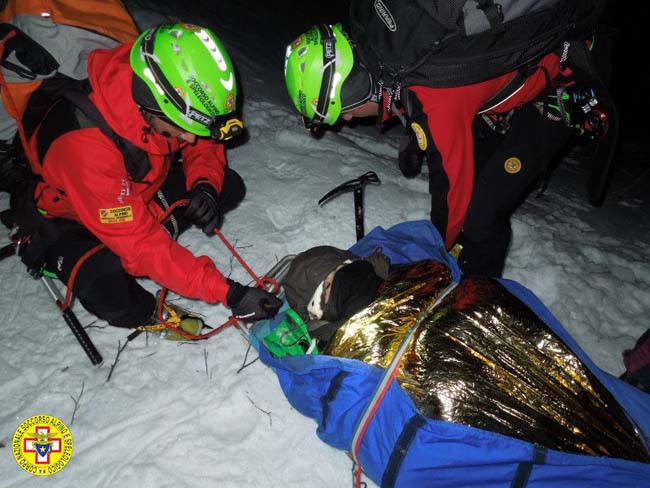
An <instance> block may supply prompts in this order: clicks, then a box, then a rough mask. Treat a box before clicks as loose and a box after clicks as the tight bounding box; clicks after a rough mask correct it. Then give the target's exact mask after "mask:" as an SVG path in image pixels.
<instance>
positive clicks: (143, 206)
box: [12, 23, 281, 333]
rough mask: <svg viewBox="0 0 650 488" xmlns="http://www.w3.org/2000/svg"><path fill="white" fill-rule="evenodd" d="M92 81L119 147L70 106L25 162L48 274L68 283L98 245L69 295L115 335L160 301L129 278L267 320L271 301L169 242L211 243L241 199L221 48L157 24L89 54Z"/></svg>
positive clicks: (148, 315)
mask: <svg viewBox="0 0 650 488" xmlns="http://www.w3.org/2000/svg"><path fill="white" fill-rule="evenodd" d="M88 80H89V85H90V95H89V99H90V101H91V102H92V104H94V106H95V107H96V108H97V109H98V110H99V112H100V114H101V116H103V118H104V120H105V122H106V123H107V124H108V126H109V127H110V129H111V130H112V131H114V133H115V134H117V137H119V138H120V141H118V142H119V145H120V147H117V146H118V144H116V142H115V138H113V139H111V138H110V137H107V135H106V131H104V130H100V129H99V128H98V127H97V126H96V125H95V124H92V123H90V124H89V123H88V120H87V118H85V117H84V116H83V114H80V113H79V110H77V109H76V108H75V106H74V105H72V104H70V103H69V102H68V101H67V100H66V99H62V100H60V101H59V102H58V103H57V104H55V105H54V106H53V107H52V108H51V109H50V110H49V111H48V112H47V115H46V116H45V118H44V119H43V121H42V122H41V123H40V126H39V127H38V129H37V130H36V131H34V134H35V135H34V136H33V137H31V139H30V141H29V142H30V143H29V147H28V150H27V153H30V152H31V154H35V155H36V156H37V157H38V160H39V163H40V178H39V181H38V182H37V183H36V185H35V188H34V187H33V186H32V188H34V191H33V193H28V194H27V195H26V198H27V199H28V200H31V199H33V200H34V201H35V204H36V207H37V208H38V209H39V210H40V213H42V214H45V217H44V218H41V222H40V224H39V225H41V226H45V228H46V230H43V231H40V232H39V234H40V236H45V237H43V242H42V243H41V244H42V246H41V247H42V248H43V249H44V252H43V253H42V259H43V261H44V268H45V269H46V270H47V271H50V272H52V273H54V274H56V276H57V277H58V278H59V279H61V280H62V281H64V282H67V281H68V278H69V277H70V273H71V271H72V269H73V266H74V265H75V263H77V261H78V260H79V259H80V257H81V256H82V255H83V254H84V253H86V251H88V250H89V249H91V248H93V247H95V246H96V245H97V244H98V243H103V244H105V245H106V249H103V250H102V251H100V252H98V253H96V254H93V255H91V256H90V258H88V260H87V261H86V262H84V264H83V265H82V266H81V268H80V269H79V272H78V275H77V276H76V279H75V285H74V291H75V293H76V295H77V297H78V298H79V300H80V301H81V303H82V304H83V305H84V307H85V308H86V309H87V310H89V311H90V312H92V313H94V314H95V315H97V316H98V317H100V318H102V319H105V320H107V321H108V322H109V323H110V324H112V325H115V326H120V327H138V326H142V325H148V324H152V323H154V322H155V319H153V318H152V317H154V310H155V302H156V300H155V297H154V296H153V295H152V294H151V293H149V292H148V291H147V290H145V289H144V288H143V287H142V286H141V285H140V284H139V283H138V282H137V281H136V277H149V278H150V279H152V280H153V281H155V282H157V283H159V284H160V285H162V286H164V287H166V288H169V289H171V290H173V291H175V292H176V293H178V294H180V295H183V296H185V297H189V298H196V299H201V300H204V301H206V302H208V303H217V302H222V303H224V304H226V305H227V306H228V307H230V308H231V309H232V311H233V314H234V315H235V316H236V317H238V318H240V319H242V320H247V321H254V320H260V319H263V318H268V317H272V316H274V315H275V314H276V312H277V310H278V308H279V306H280V304H281V301H280V300H279V299H278V298H277V297H275V296H274V295H272V294H271V293H268V292H267V291H265V290H261V289H258V288H253V287H248V286H244V285H242V284H239V283H237V282H234V281H232V280H229V279H226V278H225V277H224V276H223V275H222V274H221V273H220V272H219V271H218V270H217V269H216V267H215V265H214V263H213V262H212V261H211V260H210V259H209V258H208V257H206V256H199V257H197V256H194V255H193V254H192V253H191V252H190V251H188V250H187V249H186V248H185V247H183V246H182V245H180V244H178V243H177V242H176V241H175V238H176V237H177V236H178V234H179V233H180V232H182V231H184V230H185V229H187V228H188V227H189V226H190V225H191V224H195V225H197V226H199V227H200V228H202V229H203V231H204V232H205V233H206V234H207V235H212V234H214V231H215V229H216V228H218V227H220V225H221V223H222V221H223V215H224V214H225V213H226V212H228V211H230V210H232V209H233V208H235V207H236V206H237V205H238V204H239V202H240V201H241V200H242V199H243V198H244V195H245V191H246V190H245V186H244V182H243V180H242V178H241V177H240V176H239V174H238V173H236V172H235V171H234V170H233V169H231V168H229V167H228V165H227V163H226V156H225V150H224V145H223V141H225V140H227V139H230V138H231V137H233V136H235V135H237V134H238V133H239V132H241V130H242V127H243V126H242V123H241V122H240V121H239V119H238V118H237V117H236V115H235V108H236V96H237V84H236V80H235V75H234V70H233V66H232V63H231V60H230V58H229V56H228V53H227V52H226V49H225V48H224V46H223V44H222V43H221V42H220V41H219V39H218V38H217V37H216V36H215V34H214V33H213V32H211V31H210V30H209V29H207V28H205V27H200V26H196V25H191V24H183V23H178V24H162V25H159V26H156V27H154V28H152V29H149V30H147V31H145V32H144V33H142V34H141V35H140V36H139V37H138V39H137V40H136V41H135V42H134V43H133V44H132V45H131V44H124V45H120V46H118V47H116V48H114V49H105V50H97V51H94V52H92V53H91V55H90V57H89V60H88ZM44 88H46V87H44ZM125 147H127V151H125V149H124V148H125ZM126 153H130V154H131V155H132V157H126V156H125V154H126ZM32 166H34V165H33V164H32ZM182 199H189V203H188V204H187V206H186V207H185V208H183V207H179V208H177V209H176V210H175V211H174V212H173V213H172V214H171V218H170V219H169V220H167V221H166V222H164V223H161V219H162V216H163V214H164V213H165V210H166V209H167V208H169V206H170V205H172V204H173V203H174V202H177V201H179V200H182ZM13 200H14V201H17V200H20V198H19V197H16V195H14V197H13ZM29 203H30V202H29V201H28V202H27V205H26V204H25V202H24V201H23V202H22V207H25V206H29V205H28V204H29ZM12 207H21V204H17V205H13V204H12ZM23 213H24V212H23ZM16 215H17V218H16V220H17V224H18V226H19V227H20V226H21V217H20V212H16ZM30 246H31V244H30ZM28 248H29V246H28ZM27 251H28V249H27ZM27 254H29V253H28V252H27ZM173 309H174V307H172V306H170V305H167V304H166V305H165V310H167V311H168V312H172V311H173ZM181 315H182V314H181ZM190 322H191V323H190ZM190 322H188V323H190V325H188V328H189V330H190V331H191V332H192V333H198V332H199V331H200V325H202V324H200V325H199V326H196V323H197V321H196V319H195V318H194V319H193V320H192V321H190ZM181 326H183V324H182V323H181ZM184 328H185V327H184Z"/></svg>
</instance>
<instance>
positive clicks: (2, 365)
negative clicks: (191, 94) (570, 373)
mask: <svg viewBox="0 0 650 488" xmlns="http://www.w3.org/2000/svg"><path fill="white" fill-rule="evenodd" d="M206 3H207V2H206ZM292 3H293V2H288V1H287V2H286V4H287V5H289V4H292ZM138 5H142V2H139V3H138ZM170 5H171V6H166V7H165V8H166V9H167V10H165V9H163V11H165V12H166V13H168V14H172V15H173V14H174V10H173V9H172V7H173V4H170ZM254 5H255V2H234V1H232V2H220V4H219V7H213V8H214V9H216V10H215V11H210V10H208V11H207V13H209V14H210V15H209V16H207V14H205V13H204V14H205V15H206V16H205V17H204V18H205V22H204V23H206V24H208V25H212V26H213V27H215V29H216V31H217V32H218V33H219V35H220V36H221V37H222V39H223V41H224V42H225V44H226V46H227V47H228V48H229V49H230V53H231V56H232V57H233V59H234V60H235V62H236V63H237V65H238V67H239V70H240V73H241V81H242V82H243V91H244V95H245V104H244V117H245V123H246V125H247V127H248V131H249V135H250V137H249V139H248V141H247V142H246V143H245V144H241V145H238V146H237V147H234V148H233V149H231V150H230V151H229V153H228V157H229V160H230V164H231V165H232V166H233V168H235V169H236V170H237V171H238V172H240V174H242V176H243V177H244V179H245V181H246V184H247V187H248V194H247V197H246V199H245V201H244V202H243V203H242V205H241V206H240V207H239V208H238V209H236V210H235V211H234V212H231V213H230V214H229V215H228V216H227V220H226V222H225V225H224V227H223V229H222V230H223V233H224V234H225V235H226V237H227V238H228V239H229V240H230V241H231V242H232V243H233V244H235V245H236V246H237V248H238V249H239V252H240V253H241V254H242V256H243V257H244V258H245V259H246V260H247V262H248V263H249V264H250V265H251V266H252V267H253V269H254V270H256V272H257V273H259V274H263V273H264V272H265V271H266V270H267V269H269V268H270V267H271V266H272V265H273V264H274V263H276V262H277V260H278V259H280V258H281V257H282V256H284V255H286V254H291V253H297V252H300V251H303V250H305V249H308V248H310V247H313V246H315V245H321V244H329V245H333V246H338V247H341V248H347V247H349V246H350V245H352V244H353V243H354V239H355V230H354V217H353V205H352V195H351V194H348V195H344V196H340V197H338V198H337V199H335V200H333V201H331V202H330V203H328V204H327V205H326V206H324V207H322V208H321V207H319V206H318V204H317V201H318V199H319V198H320V197H321V196H323V195H324V194H325V193H326V192H327V191H329V190H330V189H331V188H333V187H334V186H336V185H338V184H340V183H342V182H343V181H346V180H348V179H351V178H355V177H357V176H359V175H361V174H363V173H365V172H366V171H369V170H373V171H376V172H377V174H378V175H379V177H380V179H381V181H382V184H381V185H379V186H368V187H367V188H366V198H365V206H366V215H365V216H366V229H367V230H370V229H371V228H373V227H374V226H378V225H381V226H383V227H389V226H391V225H393V224H396V223H399V222H402V221H405V220H415V219H426V218H427V217H428V208H429V195H428V193H427V179H426V174H424V175H422V176H420V177H419V178H416V179H413V180H407V179H404V178H403V177H401V175H400V173H399V171H398V169H397V167H396V165H395V154H396V148H397V138H398V137H399V134H397V131H392V132H388V134H386V135H385V136H384V137H380V136H379V135H378V134H377V133H376V132H375V131H374V129H372V128H371V127H356V128H353V127H343V128H342V130H341V131H340V132H338V133H335V132H328V133H327V134H325V136H324V137H323V138H322V139H320V140H315V139H313V138H311V137H310V136H309V135H308V134H307V133H306V132H305V131H304V130H303V129H302V128H301V126H300V124H299V121H298V117H297V116H296V114H295V112H294V111H293V110H291V109H290V107H289V102H288V100H287V97H286V95H285V93H284V86H283V80H282V62H283V58H282V56H283V46H284V44H286V43H287V42H289V41H291V40H292V38H293V37H295V35H297V34H298V33H299V32H300V31H301V30H304V29H305V28H307V27H309V25H310V23H309V22H306V23H305V24H303V25H302V26H300V25H299V22H293V21H292V22H287V23H286V25H288V26H291V28H292V29H295V30H293V31H291V32H284V31H282V33H281V35H276V33H275V32H272V31H271V30H270V29H268V27H267V30H266V32H260V31H259V29H260V28H262V27H260V26H262V25H263V24H264V23H265V22H267V21H268V22H269V23H272V22H270V20H269V19H268V18H265V16H264V14H265V12H260V11H259V10H255V9H254V8H253V7H254ZM249 7H250V9H249V10H248V11H247V10H246V9H247V8H249ZM285 7H286V6H285ZM206 8H207V7H206ZM170 9H171V10H170ZM220 9H221V10H220ZM238 9H240V10H238ZM190 13H191V14H192V15H194V16H197V15H198V16H199V17H200V15H202V14H201V11H200V9H198V8H193V9H190ZM220 13H222V14H223V13H226V14H227V15H226V16H219V15H218V14H220ZM266 14H268V15H272V14H271V13H269V12H266ZM246 15H248V16H249V17H250V19H249V20H250V22H245V23H244V22H243V20H242V19H245V18H247V17H246ZM311 15H312V16H313V15H314V14H313V13H312V14H311ZM238 16H239V17H238ZM278 17H279V15H278V14H277V13H276V14H275V16H272V17H271V19H276V18H278ZM141 18H149V17H144V16H143V17H141ZM151 18H153V17H151ZM188 20H200V18H188ZM313 20H315V19H313ZM332 20H333V19H332ZM258 37H259V38H260V39H271V40H269V41H268V42H267V43H259V42H258V41H255V40H256V39H258ZM645 164H646V165H647V161H645ZM626 171H627V173H626ZM585 174H586V173H585V168H584V167H583V166H582V165H581V164H580V163H579V162H578V161H577V160H575V159H567V160H566V161H565V162H564V163H563V164H562V165H561V167H560V168H559V169H558V171H556V173H555V174H554V176H553V178H552V180H551V183H550V186H549V188H548V191H547V192H546V194H545V195H544V196H542V197H541V198H530V199H529V200H528V201H527V202H526V203H525V204H524V205H523V206H522V207H521V208H520V209H519V211H518V212H517V213H516V214H515V216H514V218H513V231H514V238H513V243H512V249H511V251H510V255H509V257H508V261H507V267H506V271H505V277H507V278H510V279H514V280H516V281H519V282H520V283H522V284H524V285H525V286H527V287H529V288H530V289H531V290H533V292H535V293H536V294H537V295H538V296H539V298H540V299H541V300H542V301H543V302H544V303H545V304H546V305H547V306H548V308H549V309H550V310H551V311H552V312H553V313H554V314H555V315H556V316H557V317H558V319H559V320H560V321H561V322H562V323H563V324H564V325H565V326H566V328H567V329H568V330H569V331H570V332H571V333H572V335H573V336H574V337H575V338H576V340H577V341H578V343H579V344H580V345H581V346H582V347H583V348H584V349H585V350H586V351H587V353H588V354H589V355H590V356H591V357H592V358H593V359H594V361H595V362H596V363H597V364H598V365H599V366H600V367H602V368H603V369H604V370H606V371H608V372H610V373H612V374H615V375H618V374H620V373H621V372H622V371H623V366H622V361H621V352H622V351H623V350H624V349H625V348H628V347H631V346H632V345H633V344H634V341H635V339H636V338H637V337H638V336H639V335H641V333H643V332H644V331H645V330H646V329H647V328H648V327H650V321H649V319H648V317H649V316H650V259H648V256H650V219H648V217H649V215H650V210H649V207H650V205H649V200H648V198H649V197H648V191H647V185H646V187H645V188H646V189H643V188H641V189H640V188H639V185H637V183H636V181H637V177H642V176H643V173H642V170H639V171H637V170H629V169H625V171H623V172H621V173H620V174H619V175H618V176H617V179H616V180H615V181H614V183H615V184H614V186H613V188H612V191H611V192H610V196H609V197H608V199H607V200H606V202H605V204H604V206H603V208H601V209H594V208H592V207H591V206H590V205H589V204H588V203H587V200H586V193H585V191H584V188H583V184H584V179H585ZM646 183H647V180H646ZM7 206H8V198H7V195H6V194H0V210H1V209H4V208H6V207H7ZM0 236H1V237H0V246H1V245H4V244H6V243H7V242H8V240H7V238H6V236H4V235H2V234H0ZM180 240H181V242H182V243H183V244H185V245H186V246H187V247H188V248H190V249H191V250H192V251H193V252H194V253H196V254H206V255H208V256H210V257H211V258H213V259H214V261H215V262H216V263H218V266H219V267H220V269H222V270H223V271H224V273H226V274H231V275H232V276H233V277H234V278H235V279H238V280H241V281H248V277H247V276H246V274H245V272H244V270H243V269H241V268H240V267H239V266H238V265H237V264H236V263H234V262H233V260H232V258H231V256H230V254H229V253H228V252H227V250H226V249H225V248H224V247H223V245H222V244H221V243H220V242H219V241H218V239H216V238H213V239H208V238H206V237H205V236H204V235H203V234H202V233H201V232H200V231H199V230H194V229H192V230H190V231H188V232H187V233H186V234H185V235H183V236H182V237H181V239H180ZM145 283H146V286H147V287H148V288H150V289H151V290H156V289H157V286H156V285H155V284H154V283H151V282H145ZM61 289H63V287H61ZM177 303H179V304H181V305H183V306H185V307H188V308H191V309H192V310H193V311H195V312H199V313H201V314H203V315H204V316H205V320H206V322H207V323H209V324H213V325H215V324H220V323H221V322H223V321H224V320H225V318H226V317H227V314H226V310H225V309H224V308H223V307H220V306H210V305H207V304H204V303H201V302H196V301H189V300H185V299H179V300H178V302H177ZM0 311H1V312H2V317H3V325H2V329H3V330H2V336H1V337H2V339H1V340H0V345H1V348H0V379H1V380H0V398H2V405H3V408H2V412H0V443H1V444H2V445H3V447H0V487H2V488H5V487H6V488H9V487H15V486H22V487H34V486H41V485H42V484H43V483H45V484H47V485H48V486H56V487H58V486H61V487H63V486H66V487H71V486H84V487H88V488H91V487H112V486H115V487H117V486H125V487H139V488H153V487H156V488H164V487H204V486H219V487H233V488H235V487H236V488H240V487H258V486H278V487H280V486H282V487H296V488H298V487H301V488H302V487H323V488H325V487H327V488H330V487H339V486H348V485H349V484H350V483H351V475H350V468H351V462H350V461H349V459H348V457H347V455H346V454H345V453H343V452H341V451H337V450H335V449H333V448H330V447H328V446H327V445H325V444H324V443H322V442H321V441H320V440H319V439H318V438H317V437H316V435H315V434H314V432H315V429H316V425H315V423H314V422H313V421H312V420H311V419H308V418H305V417H303V416H302V415H300V414H298V413H297V412H296V411H294V410H293V409H292V408H291V407H290V405H289V404H288V402H287V401H286V399H285V398H284V396H283V394H282V392H281V390H280V388H279V386H278V382H277V379H276V377H275V375H274V373H273V371H271V370H270V369H268V368H267V367H265V366H264V365H263V364H261V363H260V362H259V361H258V362H255V363H253V364H252V365H250V366H248V367H246V368H244V369H242V370H241V371H240V368H241V367H242V365H243V362H244V359H245V356H246V353H247V343H246V341H245V340H244V338H243V337H242V335H241V334H240V333H239V332H238V331H237V330H235V329H228V330H225V331H224V332H222V333H221V334H219V335H217V336H215V337H213V338H211V339H209V340H207V341H203V342H199V343H192V344H181V343H174V342H169V341H164V340H159V339H158V338H156V337H153V336H149V337H145V336H144V335H141V336H140V337H138V338H137V339H136V340H135V341H133V342H132V343H130V344H129V345H128V347H127V348H126V349H125V350H124V351H123V352H122V354H121V355H120V358H119V361H118V363H117V365H116V366H115V369H114V371H113V373H112V376H111V378H110V381H107V377H108V375H109V371H110V369H111V365H112V364H113V362H114V359H115V355H116V353H117V350H118V344H123V343H124V341H125V339H126V335H127V334H126V333H125V331H124V330H120V329H117V328H113V327H109V326H106V324H105V323H103V322H101V321H95V319H94V317H93V316H91V315H90V314H88V313H87V312H86V311H85V310H83V308H81V307H80V306H79V305H76V306H75V308H74V311H75V313H76V314H77V316H78V318H79V319H80V321H81V322H82V323H83V324H84V325H88V326H89V327H88V333H89V334H90V336H91V337H92V339H93V341H94V342H95V344H96V345H97V347H98V349H99V350H100V351H101V353H102V354H103V356H104V363H103V365H102V366H101V367H92V366H90V364H89V362H88V360H87V358H86V357H85V355H84V354H83V352H82V351H81V349H80V348H79V346H78V344H77V343H76V341H75V340H74V339H73V337H72V335H71V334H70V332H69V330H68V328H67V326H66V325H65V323H64V322H63V320H62V319H61V317H60V316H59V314H58V312H57V309H56V308H55V306H54V305H53V304H52V302H51V300H50V298H49V296H48V295H47V292H46V291H45V289H44V288H43V286H42V284H41V283H39V282H38V281H36V280H34V279H32V278H31V277H30V276H29V275H28V274H27V273H26V272H25V270H24V268H23V265H22V264H21V263H20V261H19V260H18V259H15V258H10V259H5V260H4V261H2V262H0ZM254 357H255V353H254V351H251V352H250V353H249V355H248V361H250V360H251V359H253V358H254ZM82 389H83V394H81V396H80V392H81V391H82ZM76 399H77V400H78V408H77V410H76V412H74V422H72V416H73V411H74V409H75V400H76ZM41 413H46V414H50V415H54V416H56V417H58V418H60V419H61V420H63V421H64V422H67V423H68V426H69V427H70V428H71V430H72V434H73V436H74V445H75V450H74V454H73V457H72V459H71V461H70V463H69V464H68V466H66V467H65V468H64V469H63V470H62V471H60V472H59V473H57V474H56V475H54V476H53V477H50V478H49V479H48V480H47V481H42V480H39V479H38V478H36V477H32V476H30V475H28V474H27V473H25V472H24V471H23V470H22V469H20V468H19V467H18V466H17V465H16V463H15V462H14V460H13V456H12V455H11V438H12V436H13V432H14V430H15V429H16V427H17V426H18V425H19V423H20V422H22V421H23V420H24V419H26V418H27V417H30V416H32V415H36V414H41ZM369 486H375V485H374V484H373V483H372V482H369Z"/></svg>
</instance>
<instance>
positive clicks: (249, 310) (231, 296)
mask: <svg viewBox="0 0 650 488" xmlns="http://www.w3.org/2000/svg"><path fill="white" fill-rule="evenodd" d="M228 284H230V288H229V289H228V294H227V295H226V305H228V306H229V307H230V310H232V313H233V315H234V316H235V318H237V319H239V320H243V321H244V322H255V321H257V320H263V319H270V318H272V317H275V314H276V313H278V310H279V309H280V307H281V306H282V300H280V299H279V298H278V297H276V296H275V295H274V294H272V293H269V292H268V291H266V290H262V289H260V288H253V287H252V286H244V285H241V284H239V283H237V282H236V281H232V280H228Z"/></svg>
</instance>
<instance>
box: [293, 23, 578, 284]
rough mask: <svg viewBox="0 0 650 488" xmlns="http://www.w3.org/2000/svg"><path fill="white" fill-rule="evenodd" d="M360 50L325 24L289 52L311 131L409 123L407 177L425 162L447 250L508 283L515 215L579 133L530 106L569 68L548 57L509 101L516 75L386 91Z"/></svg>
mask: <svg viewBox="0 0 650 488" xmlns="http://www.w3.org/2000/svg"><path fill="white" fill-rule="evenodd" d="M402 28H403V26H402ZM357 49H358V48H357V46H356V45H355V42H354V40H353V39H351V38H350V37H349V35H348V34H347V33H346V32H345V31H344V30H343V29H342V27H341V25H340V24H336V25H327V24H320V25H317V26H315V27H313V28H311V29H310V30H308V31H307V32H305V33H303V34H301V35H300V36H299V37H298V38H297V39H296V40H295V41H294V42H292V43H291V44H290V45H289V46H287V52H286V61H285V81H286V86H287V90H288V92H289V96H290V97H291V100H292V101H293V104H294V106H295V107H296V109H297V110H298V111H299V112H300V113H301V115H302V117H303V121H304V123H305V126H306V127H307V128H309V129H312V130H314V129H317V128H319V127H321V126H327V125H333V124H335V123H336V122H337V121H338V120H339V119H343V120H345V121H349V120H351V119H352V118H354V117H368V116H374V117H377V116H379V117H381V119H382V120H386V119H388V118H389V117H392V116H398V117H400V118H401V119H403V123H404V124H405V127H406V128H407V135H406V136H405V138H404V139H403V143H402V145H401V147H400V154H399V167H400V170H401V172H402V173H403V175H404V176H406V177H414V176H417V175H418V174H419V173H420V170H421V166H422V164H423V160H424V158H426V162H427V164H428V168H429V193H430V194H431V221H432V222H433V223H434V225H435V226H436V228H437V229H438V231H439V232H440V234H441V235H442V236H443V238H444V240H445V243H446V245H447V248H448V249H451V248H452V247H453V246H454V245H455V243H457V242H458V243H459V244H461V245H462V251H461V252H460V256H459V264H460V266H461V269H462V271H463V273H464V274H486V275H490V276H500V275H501V274H502V272H503V267H504V262H505V256H506V253H507V249H508V245H509V242H510V235H511V230H510V215H511V214H512V212H513V211H514V210H515V209H516V208H517V206H518V205H519V204H520V203H521V202H522V201H523V199H524V198H525V196H526V195H527V193H528V192H529V191H530V190H531V187H532V186H533V185H534V183H535V182H536V181H537V179H538V177H539V176H540V173H541V172H542V171H543V169H544V168H545V167H547V166H548V164H549V161H550V160H551V159H552V158H554V157H555V156H556V155H557V154H558V153H559V152H560V151H561V149H562V148H563V147H564V146H565V144H566V143H567V141H568V140H569V138H570V135H571V132H570V130H569V129H568V128H567V127H566V125H565V124H564V123H563V122H562V121H561V118H560V119H559V122H558V119H553V118H551V117H548V116H547V113H546V106H537V105H536V104H535V103H531V102H534V101H536V100H539V99H540V98H539V97H540V95H542V94H543V91H544V90H545V89H547V88H548V87H549V86H551V85H552V84H553V83H554V82H553V80H554V79H556V78H558V77H562V76H563V75H568V74H569V73H570V70H569V69H568V68H567V69H566V71H565V70H564V69H563V68H562V67H561V65H560V59H559V57H558V56H557V55H556V54H555V53H550V54H547V55H545V56H542V57H541V58H540V59H539V60H538V61H537V62H536V66H532V67H531V68H530V69H529V72H528V74H527V76H526V77H525V78H523V79H522V80H521V83H519V84H517V86H516V87H515V88H516V90H514V89H512V88H510V91H509V93H507V96H504V92H506V91H508V85H509V83H510V82H511V81H512V80H513V79H514V78H515V74H516V73H515V72H510V73H506V74H503V75H501V76H497V77H494V78H491V79H488V80H486V81H482V82H478V83H472V84H467V85H463V86H457V87H452V88H432V87H429V86H418V85H413V86H408V87H403V88H401V87H399V88H397V89H396V90H393V91H392V92H387V90H386V89H385V88H386V87H385V86H383V85H382V84H381V83H378V81H377V80H375V79H374V78H373V76H372V74H371V72H370V71H369V70H368V69H367V68H366V66H364V64H363V62H362V61H361V57H360V56H359V53H358V52H357ZM513 109H514V111H512V110H513ZM511 111H512V112H511ZM479 112H484V115H485V117H482V116H477V115H476V114H477V113H479ZM502 114H503V115H505V114H508V117H507V118H505V117H502V116H501V115H502ZM491 117H493V118H491ZM495 121H496V123H495ZM490 124H492V125H493V126H496V125H499V126H498V127H490ZM506 129H507V130H506Z"/></svg>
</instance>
